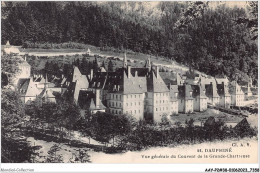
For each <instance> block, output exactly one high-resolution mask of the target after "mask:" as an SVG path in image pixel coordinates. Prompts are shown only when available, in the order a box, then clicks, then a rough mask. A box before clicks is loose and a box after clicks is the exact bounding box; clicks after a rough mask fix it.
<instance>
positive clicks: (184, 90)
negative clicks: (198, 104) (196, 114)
mask: <svg viewBox="0 0 260 173" xmlns="http://www.w3.org/2000/svg"><path fill="white" fill-rule="evenodd" d="M178 91H179V94H178V99H185V100H192V99H193V98H192V88H191V86H190V85H187V84H185V85H180V86H178Z"/></svg>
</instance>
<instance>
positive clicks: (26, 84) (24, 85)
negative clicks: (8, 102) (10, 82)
mask: <svg viewBox="0 0 260 173" xmlns="http://www.w3.org/2000/svg"><path fill="white" fill-rule="evenodd" d="M17 90H18V91H19V93H20V95H21V96H32V97H34V96H36V95H38V94H39V90H38V89H37V88H36V86H35V84H34V83H33V80H32V79H31V78H21V79H19V80H18V84H17Z"/></svg>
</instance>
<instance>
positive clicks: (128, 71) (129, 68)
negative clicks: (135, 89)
mask: <svg viewBox="0 0 260 173" xmlns="http://www.w3.org/2000/svg"><path fill="white" fill-rule="evenodd" d="M127 76H128V78H130V76H131V66H130V65H129V66H127Z"/></svg>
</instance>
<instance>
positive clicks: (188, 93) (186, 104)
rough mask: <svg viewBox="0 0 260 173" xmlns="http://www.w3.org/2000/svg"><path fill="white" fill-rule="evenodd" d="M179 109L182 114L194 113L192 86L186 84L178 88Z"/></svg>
mask: <svg viewBox="0 0 260 173" xmlns="http://www.w3.org/2000/svg"><path fill="white" fill-rule="evenodd" d="M178 91H179V94H178V107H179V109H178V110H179V112H181V113H191V112H193V111H194V108H193V97H192V92H193V91H192V88H191V85H188V84H184V85H180V86H178Z"/></svg>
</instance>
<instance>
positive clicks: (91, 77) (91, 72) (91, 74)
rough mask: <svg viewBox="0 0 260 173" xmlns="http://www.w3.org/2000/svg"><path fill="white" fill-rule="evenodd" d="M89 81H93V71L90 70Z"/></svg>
mask: <svg viewBox="0 0 260 173" xmlns="http://www.w3.org/2000/svg"><path fill="white" fill-rule="evenodd" d="M89 78H90V81H91V80H92V79H93V69H91V70H90V77H89Z"/></svg>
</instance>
